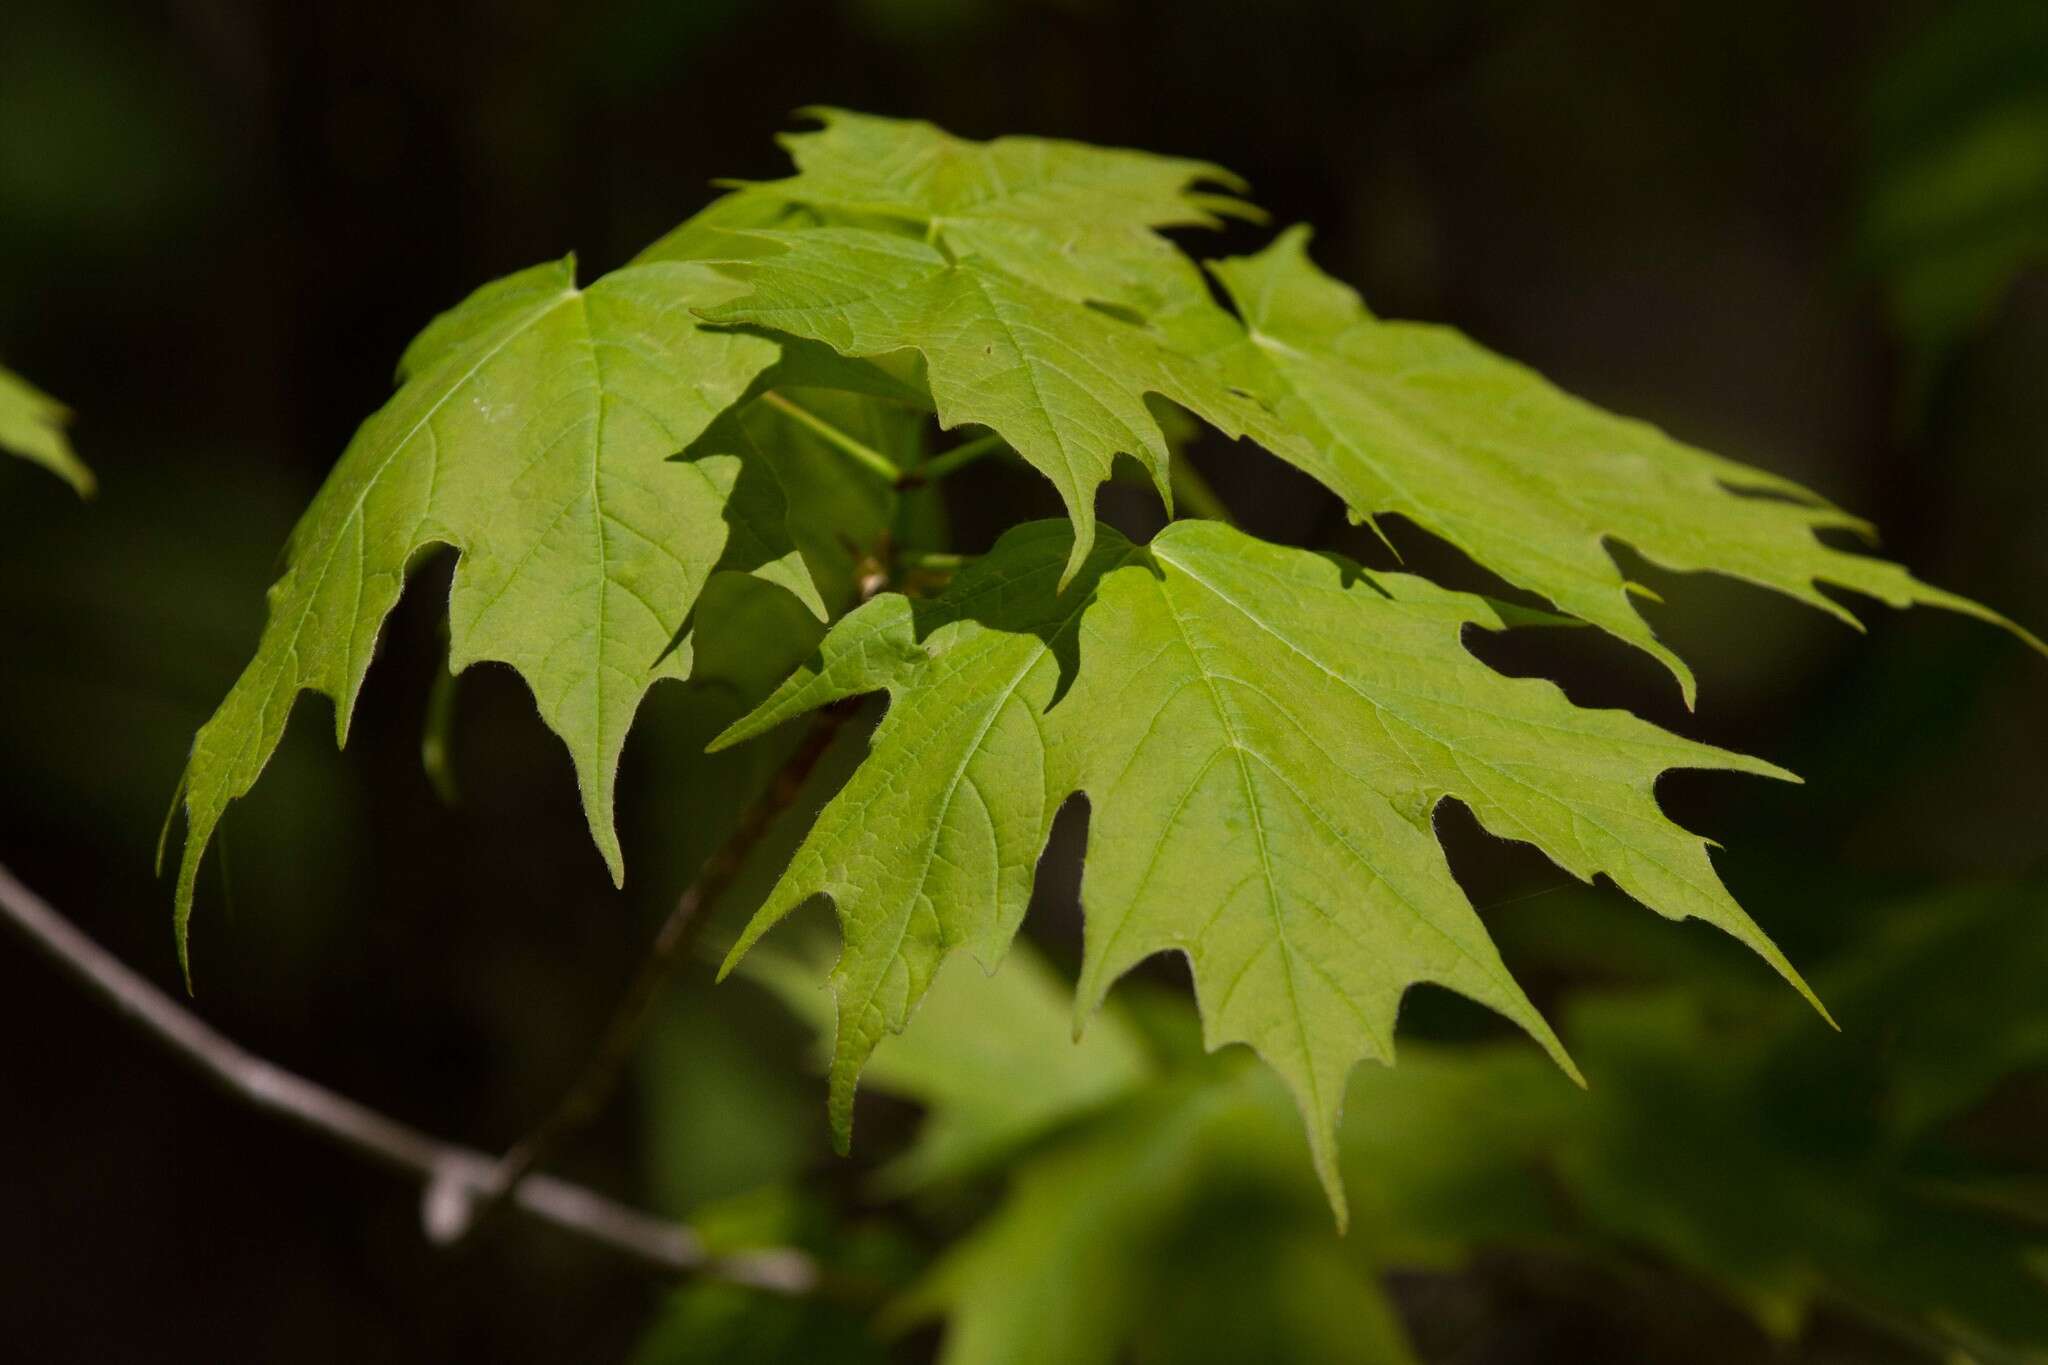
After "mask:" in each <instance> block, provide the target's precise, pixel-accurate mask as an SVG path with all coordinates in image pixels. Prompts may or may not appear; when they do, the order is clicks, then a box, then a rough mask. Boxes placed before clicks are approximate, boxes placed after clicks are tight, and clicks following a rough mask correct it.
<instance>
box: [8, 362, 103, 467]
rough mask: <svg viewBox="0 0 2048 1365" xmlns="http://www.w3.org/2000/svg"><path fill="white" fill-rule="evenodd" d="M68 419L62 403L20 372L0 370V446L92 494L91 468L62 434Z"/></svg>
mask: <svg viewBox="0 0 2048 1365" xmlns="http://www.w3.org/2000/svg"><path fill="white" fill-rule="evenodd" d="M70 420H71V413H70V411H69V410H68V409H67V408H66V407H65V406H64V405H63V404H62V403H59V402H58V401H57V400H56V399H54V398H52V397H50V396H49V395H48V394H44V393H38V392H37V391H36V390H35V389H33V388H31V387H30V386H29V384H28V381H27V380H25V379H23V378H21V376H19V375H16V374H10V373H9V372H8V371H6V370H0V450H5V451H10V452H12V453H13V454H16V455H19V456H21V458H22V459H24V460H28V461H30V462H31V463H34V464H39V465H41V466H42V467H43V468H45V469H47V470H49V471H50V472H51V473H52V474H55V475H56V476H57V477H58V478H60V479H62V480H64V482H66V483H68V484H70V485H71V486H72V487H73V488H75V489H77V490H78V493H79V496H80V497H91V496H92V489H93V482H92V471H91V470H90V469H87V468H86V467H85V465H84V464H83V463H82V462H81V461H80V460H79V458H78V456H77V454H76V453H75V452H74V451H73V450H72V449H71V442H70V441H69V440H67V439H65V436H64V428H65V426H66V425H67V424H68V423H69V422H70Z"/></svg>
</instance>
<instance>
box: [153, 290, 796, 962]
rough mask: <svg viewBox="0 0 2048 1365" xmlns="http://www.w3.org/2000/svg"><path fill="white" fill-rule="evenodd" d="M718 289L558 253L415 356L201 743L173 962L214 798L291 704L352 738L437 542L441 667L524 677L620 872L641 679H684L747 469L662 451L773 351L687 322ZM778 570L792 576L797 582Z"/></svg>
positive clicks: (275, 598) (742, 387)
mask: <svg viewBox="0 0 2048 1365" xmlns="http://www.w3.org/2000/svg"><path fill="white" fill-rule="evenodd" d="M732 291H733V286H732V284H731V283H730V281H727V280H725V279H723V278H722V277H720V276H719V275H717V274H715V273H714V272H712V271H710V270H708V269H707V268H705V267H703V266H701V265H694V264H688V263H677V262H660V263H650V264H647V265H636V266H630V267H627V268H626V269H623V270H619V271H616V272H614V273H612V274H610V275H607V276H605V277H604V278H602V279H600V280H598V281H597V282H596V283H594V284H591V285H589V286H588V287H583V288H579V287H578V286H577V284H576V280H575V267H574V262H573V260H567V261H562V262H559V263H557V264H553V265H543V266H537V267H535V268H533V269H531V270H527V271H524V272H522V273H520V274H517V275H513V276H510V277H509V278H506V279H504V280H500V281H498V282H497V283H494V284H491V285H487V286H485V287H484V288H482V289H480V290H478V291H477V292H476V293H475V294H473V295H472V296H471V297H470V298H469V299H468V300H466V301H465V302H463V303H462V304H461V305H459V306H458V307H456V308H455V309H453V310H452V311H450V312H449V313H447V314H444V315H443V316H442V317H440V318H438V319H437V320H435V321H434V322H433V323H432V324H431V325H430V326H429V327H428V328H427V329H426V330H425V331H424V332H423V333H422V334H421V335H420V337H419V339H418V340H416V341H415V342H414V343H413V344H412V346H411V347H409V348H408V349H407V351H406V353H405V357H404V360H403V362H402V363H401V365H400V371H399V373H400V378H401V379H402V381H403V384H402V387H401V388H400V389H399V390H398V392H397V394H396V395H395V396H394V397H393V398H392V399H391V401H390V402H389V403H387V404H386V405H385V406H384V407H383V408H382V409H381V410H380V411H378V412H377V413H376V414H374V415H373V416H372V417H370V419H369V420H368V421H366V422H365V423H364V424H363V426H362V428H361V429H360V430H359V431H358V432H357V433H356V436H355V439H354V440H353V441H351V442H350V444H349V447H348V449H347V450H346V451H345V452H344V453H343V455H342V457H341V460H340V462H339V463H338V464H337V465H336V467H335V469H334V472H333V473H332V474H331V475H330V476H329V478H328V480H327V482H326V483H325V484H324V485H323V486H322V487H321V490H320V492H319V494H318V495H317V496H316V497H315V498H314V500H313V503H312V505H311V506H310V507H309V508H308V509H307V511H306V513H305V516H304V517H303V518H302V519H301V521H300V523H299V525H298V527H297V529H296V530H295V531H294V532H293V533H292V538H291V543H290V547H289V550H288V566H287V568H286V571H285V574H284V576H283V577H282V578H281V579H279V580H278V582H277V583H276V585H274V586H273V587H272V588H271V590H270V611H269V620H268V623H267V625H266V626H265V628H264V632H263V638H262V641H261V643H260V644H259V645H258V647H257V651H256V655H255V657H254V659H252V660H251V662H250V663H249V665H248V667H247V668H246V669H245V670H244V672H243V673H242V676H241V677H240V679H239V680H237V682H236V683H235V685H234V687H233V689H232V690H231V691H230V692H229V694H228V696H227V699H226V700H225V701H224V702H223V703H222V704H221V707H220V710H219V711H218V712H217V713H216V714H215V715H214V717H213V718H212V719H211V720H209V721H208V722H207V724H206V725H205V726H204V727H203V728H202V729H201V730H200V731H199V734H198V736H197V738H196V739H195V740H194V741H193V746H192V755H191V759H190V762H189V764H188V766H187V768H186V771H185V776H184V779H183V794H184V809H185V815H186V820H187V825H188V833H187V841H186V845H185V851H184V856H183V860H182V864H181V867H180V870H179V878H178V892H177V922H178V935H179V949H180V954H181V956H182V955H183V953H184V948H185V929H186V925H187V922H188V920H189V917H190V914H191V909H192V895H193V887H194V883H195V879H196V877H197V874H198V868H199V863H200V859H201V857H202V856H203V855H204V852H205V849H206V845H207V842H208V840H209V838H210V837H211V836H212V833H213V831H214V829H215V827H216V826H217V824H218V823H219V821H220V818H221V816H222V814H223V813H224V811H225V810H226V807H227V805H228V803H229V802H230V801H232V800H234V799H235V798H237V797H239V796H241V795H243V794H244V793H246V792H247V791H248V790H249V788H250V787H251V786H252V785H253V784H254V783H255V781H256V779H257V777H258V776H259V775H260V774H261V772H262V770H263V767H264V764H265V763H266V762H267V761H268V760H269V757H270V754H271V752H272V751H273V750H274V749H275V748H276V746H277V742H278V739H279V737H280V736H281V735H282V733H283V730H284V726H285V722H286V719H287V717H288V716H289V714H290V711H291V708H292V705H293V702H294V701H295V699H296V698H297V696H298V694H299V693H300V692H301V691H304V690H313V691H318V692H323V693H325V694H326V695H327V696H328V697H330V698H331V699H332V700H333V701H334V704H335V736H336V740H337V742H341V741H345V739H346V737H347V733H348V723H349V717H350V714H351V712H352V711H353V709H354V702H355V697H356V694H357V692H358V690H359V689H360V688H361V686H362V681H363V676H364V674H365V672H366V671H367V669H368V668H369V663H370V658H371V654H372V652H373V650H374V647H375V644H376V638H377V632H378V630H379V628H380V626H381V625H382V623H383V620H384V618H385V616H386V615H387V614H388V613H389V612H390V610H391V608H392V606H393V605H394V604H395V603H396V602H397V600H398V596H399V593H400V591H401V590H402V587H403V584H404V578H405V573H406V570H407V567H408V566H409V565H410V564H411V563H412V562H413V561H414V559H415V558H416V557H417V556H418V555H419V554H420V552H421V551H423V550H424V549H426V548H427V547H429V546H431V545H435V544H446V545H451V546H453V547H455V548H456V549H457V550H458V551H459V552H460V554H461V559H460V561H459V563H458V565H457V568H456V573H455V579H454V584H453V587H452V589H451V592H450V596H449V626H450V642H451V643H450V650H449V666H450V667H451V668H452V669H455V670H457V671H459V670H461V669H463V668H465V667H467V666H468V665H470V664H472V663H475V662H478V661H482V660H493V661H499V662H504V663H509V664H511V665H512V666H513V667H514V668H515V669H517V670H518V671H519V672H520V674H521V675H522V676H523V677H524V678H525V679H526V680H527V682H528V684H529V685H530V686H531V687H532V689H533V693H534V697H535V700H536V701H537V702H538V703H539V706H540V711H541V715H542V718H543V719H544V720H545V721H546V722H547V724H548V725H549V727H550V728H552V729H553V730H554V731H555V732H556V733H557V734H559V735H560V736H561V737H562V739H563V740H564V741H565V742H566V743H567V744H568V746H569V751H570V755H571V757H572V758H573V760H574V762H575V768H576V777H577V785H578V787H579V789H580V791H581V793H582V798H583V805H584V810H585V813H586V815H587V816H588V819H589V824H590V830H591V834H592V836H593V837H594V838H595V840H596V842H597V845H598V848H599V849H600V851H601V852H602V853H603V855H604V858H605V861H606V863H607V864H608V865H609V867H610V869H611V872H612V875H613V877H614V879H615V880H622V879H623V876H624V866H623V861H622V856H621V853H620V850H619V844H618V837H617V834H616V833H615V832H614V828H613V819H612V785H613V779H614V776H615V773H616V771H617V766H618V759H619V754H620V751H621V749H622V748H623V745H624V742H625V737H626V732H627V730H628V728H629V727H630V726H631V724H632V721H633V717H634V714H635V712H636V711H637V709H638V708H639V705H640V701H641V699H642V697H644V696H645V694H646V692H647V690H648V688H649V687H651V686H652V685H653V684H654V682H656V681H657V680H659V679H662V678H682V677H686V676H687V675H688V673H689V671H690V663H691V648H690V642H689V639H688V638H687V636H685V635H684V633H683V632H684V629H685V626H686V624H687V622H688V621H689V617H690V611H691V608H692V605H693V604H694V603H695V602H696V600H697V597H698V594H699V593H700V592H701V591H702V589H703V587H704V584H705V580H706V578H707V577H708V576H709V575H710V574H711V572H712V571H713V569H714V567H716V566H717V565H718V564H719V563H720V561H721V558H722V556H723V555H724V553H725V551H726V547H727V543H728V531H729V528H728V525H727V516H728V513H729V511H730V507H729V502H730V499H731V497H732V494H733V490H734V487H735V484H736V482H737V481H738V480H739V478H740V475H741V469H740V465H741V461H740V459H739V458H738V457H737V456H734V455H732V454H711V455H707V456H705V457H703V458H699V459H694V460H679V459H677V458H675V457H677V456H679V455H680V454H682V452H683V451H684V450H685V448H686V447H688V446H690V445H691V443H692V442H693V441H694V440H695V439H696V438H697V437H698V436H700V435H701V434H702V433H703V432H704V431H705V429H706V428H707V427H708V426H709V425H710V423H711V422H712V420H713V418H715V417H716V416H718V415H719V414H720V413H722V412H724V411H725V410H726V409H727V408H729V407H730V406H732V405H733V404H734V403H735V402H736V401H737V400H738V399H739V398H740V397H741V396H742V395H743V394H744V393H745V392H747V390H748V389H749V387H750V386H751V385H752V384H753V382H754V381H755V379H756V377H757V376H759V375H760V374H762V373H763V372H764V371H765V370H767V369H768V368H769V367H770V366H771V365H772V364H774V363H775V361H776V360H777V358H778V356H779V355H780V353H781V352H780V348H779V347H778V346H777V345H776V344H775V343H773V342H771V341H767V340H764V339H762V338H759V337H754V336H744V335H736V334H730V333H720V332H714V331H709V330H706V329H704V328H701V327H700V326H699V325H698V323H697V320H696V318H695V317H694V316H693V314H692V313H691V311H690V310H691V308H692V307H693V306H702V305H704V304H707V303H711V302H716V301H718V300H720V299H722V298H724V297H726V296H728V295H730V294H731V293H732ZM774 567H775V569H776V574H775V576H776V577H778V578H779V579H781V580H785V581H789V582H792V583H794V581H795V580H794V578H793V577H792V576H793V575H795V574H797V573H799V572H800V570H799V567H798V566H796V565H792V564H791V563H789V562H788V561H787V560H783V559H778V560H776V561H775V565H774ZM807 600H809V601H811V602H812V603H813V604H815V603H816V602H817V594H816V592H815V591H812V592H811V593H810V594H809V595H808V599H807Z"/></svg>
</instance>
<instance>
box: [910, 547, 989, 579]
mask: <svg viewBox="0 0 2048 1365" xmlns="http://www.w3.org/2000/svg"><path fill="white" fill-rule="evenodd" d="M974 559H975V556H973V555H955V554H946V553H944V552H942V551H939V550H905V551H904V552H903V553H901V554H899V555H897V556H896V563H897V565H898V567H900V568H904V569H910V570H921V571H923V572H926V573H953V572H955V571H956V570H959V569H964V568H966V567H967V566H968V565H969V564H971V563H973V562H974Z"/></svg>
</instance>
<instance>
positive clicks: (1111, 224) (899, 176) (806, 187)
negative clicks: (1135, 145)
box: [732, 109, 1262, 316]
mask: <svg viewBox="0 0 2048 1365" xmlns="http://www.w3.org/2000/svg"><path fill="white" fill-rule="evenodd" d="M805 112H806V113H807V114H809V115H810V116H812V117H814V118H816V119H818V120H819V121H820V122H821V123H822V124H823V125H824V126H823V127H822V128H821V129H819V130H818V131H816V132H809V133H790V134H786V135H784V136H783V137H781V138H780V139H778V141H780V142H781V144H782V146H783V147H784V148H785V149H786V150H787V151H788V152H789V154H790V159H791V160H793V161H794V162H795V163H796V167H797V173H796V174H795V175H793V176H790V177H788V178H787V179H784V180H774V181H769V182H767V183H765V184H760V185H754V186H751V187H749V191H750V192H751V193H753V194H756V195H759V196H761V197H763V198H769V199H772V200H774V201H777V202H783V203H797V204H802V205H804V206H805V207H807V208H811V209H814V210H819V211H822V212H825V213H828V214H833V215H838V216H842V217H846V218H852V219H862V218H867V219H882V220H885V221H890V222H895V223H900V224H903V225H906V226H908V227H910V228H914V229H916V230H917V231H918V232H919V233H921V234H922V235H923V236H924V239H925V240H926V241H927V242H929V243H931V244H933V245H936V246H940V247H942V248H943V249H944V250H945V251H946V253H947V254H948V255H949V256H950V257H952V258H955V259H966V258H969V257H979V258H980V259H982V260H984V261H986V262H988V263H989V264H990V265H993V266H995V267H996V268H998V269H1000V270H1003V271H1005V272H1007V273H1008V274H1011V275H1014V276H1016V277H1017V278H1019V279H1023V280H1027V281H1029V282H1030V283H1032V284H1034V285H1036V286H1037V287H1039V288H1040V289H1043V290H1045V291H1046V292H1048V293H1051V294H1056V295H1058V296H1060V297H1062V298H1066V299H1070V300H1072V301H1074V302H1076V303H1087V302H1096V303H1107V304H1111V305H1113V306H1116V307H1119V308H1125V309H1129V310H1131V311H1134V312H1137V313H1139V314H1142V315H1147V316H1149V315H1151V314H1153V313H1155V312H1158V311H1161V310H1163V309H1169V308H1172V307H1176V306H1181V305H1184V304H1185V303H1186V302H1187V301H1188V300H1189V299H1190V298H1200V299H1205V300H1206V298H1207V293H1206V291H1205V290H1204V289H1203V286H1202V282H1201V278H1200V276H1199V275H1198V274H1197V273H1196V272H1195V271H1194V270H1193V269H1192V268H1191V266H1190V263H1189V262H1188V259H1187V257H1186V256H1184V255H1183V254H1182V253H1181V252H1180V251H1179V250H1177V249H1176V248H1175V247H1174V246H1173V244H1172V243H1170V242H1168V241H1167V240H1166V239H1165V238H1163V237H1161V236H1160V235H1159V234H1158V232H1157V231H1155V229H1157V228H1162V227H1216V226H1218V225H1219V221H1220V217H1225V216H1227V217H1235V218H1251V219H1257V218H1259V217H1261V216H1262V215H1261V214H1260V213H1259V211H1258V210H1257V209H1255V208H1253V207H1252V206H1251V205H1249V204H1246V203H1245V202H1243V201H1242V200H1240V199H1237V198H1235V197H1232V196H1231V195H1224V194H1217V193H1214V192H1211V191H1205V190H1202V189H1200V188H1198V187H1199V186H1201V185H1203V184H1205V183H1207V184H1212V185H1217V186H1221V187H1224V188H1226V189H1229V190H1232V191H1242V190H1243V189H1244V184H1243V182H1242V181H1240V180H1239V179H1238V178H1237V177H1236V176H1234V175H1232V174H1231V173H1230V172H1229V171H1226V170H1224V169H1223V168H1222V167H1220V166H1214V165H1211V164H1209V163H1208V162H1205V161H1189V160H1185V159H1183V158H1180V157H1167V156H1155V155H1153V154H1151V153H1149V152H1134V151H1125V150H1122V149H1119V148H1109V147H1091V146H1088V145H1087V144H1085V143H1079V142H1061V141H1057V140H1053V139H1048V138H1036V137H1001V138H997V139H995V140H994V141H993V142H972V141H969V140H967V139H965V138H959V137H955V136H953V135H952V134H951V133H948V132H946V131H945V130H943V129H941V128H937V127H934V126H933V125H932V124H929V123H923V122H918V121H914V120H907V119H887V118H875V117H873V116H871V115H867V114H855V113H849V112H847V111H846V110H843V109H811V110H806V111H805ZM732 212H733V214H734V216H735V217H737V216H738V213H739V211H738V210H736V209H735V210H733V211H732ZM756 212H758V211H756Z"/></svg>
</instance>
